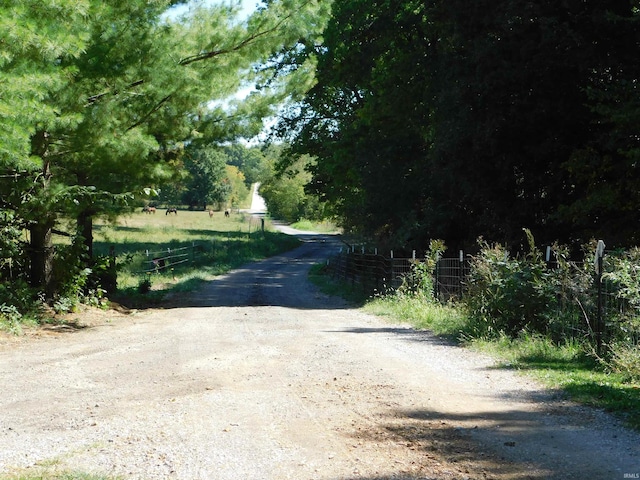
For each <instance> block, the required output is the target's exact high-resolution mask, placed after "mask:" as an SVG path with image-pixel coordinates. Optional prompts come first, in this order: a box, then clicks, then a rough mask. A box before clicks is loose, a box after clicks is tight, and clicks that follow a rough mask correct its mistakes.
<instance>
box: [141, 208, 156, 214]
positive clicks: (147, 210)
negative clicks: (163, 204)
mask: <svg viewBox="0 0 640 480" xmlns="http://www.w3.org/2000/svg"><path fill="white" fill-rule="evenodd" d="M142 211H143V212H144V213H156V207H149V206H146V207H144V208H143V209H142Z"/></svg>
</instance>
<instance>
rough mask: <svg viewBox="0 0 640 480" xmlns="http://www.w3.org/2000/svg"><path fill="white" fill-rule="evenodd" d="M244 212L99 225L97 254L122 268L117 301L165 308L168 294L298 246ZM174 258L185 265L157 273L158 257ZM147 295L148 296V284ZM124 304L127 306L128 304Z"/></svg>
mask: <svg viewBox="0 0 640 480" xmlns="http://www.w3.org/2000/svg"><path fill="white" fill-rule="evenodd" d="M264 225H265V227H264V231H263V230H262V221H261V219H260V218H257V217H253V216H251V215H249V214H244V213H232V214H231V215H230V216H229V217H225V216H224V213H223V212H214V214H213V217H210V216H209V214H208V213H207V212H204V211H178V214H177V215H173V214H170V215H165V214H164V213H162V211H158V212H157V213H156V214H147V213H141V212H139V213H134V214H131V215H128V216H126V217H121V218H120V219H119V220H118V221H117V222H116V223H115V224H110V223H104V222H102V223H97V224H96V225H95V226H94V255H108V254H109V252H110V251H113V252H114V253H115V256H116V263H117V265H118V293H117V294H116V295H115V296H114V297H115V299H116V300H117V301H121V302H123V301H124V300H126V301H127V302H128V304H131V305H133V306H136V307H140V306H142V305H141V304H146V305H150V306H153V305H154V304H157V303H160V302H161V301H162V298H163V297H164V295H165V294H166V293H168V292H176V291H178V292H180V291H192V290H194V289H196V288H197V287H198V286H199V285H200V284H201V283H202V282H204V281H207V280H211V279H213V278H214V277H216V276H218V275H221V274H223V273H226V272H228V271H229V270H231V269H234V268H237V267H239V266H241V265H244V264H246V263H249V262H253V261H257V260H261V259H264V258H267V257H270V256H273V255H276V254H278V253H281V252H284V251H287V250H290V249H292V248H295V247H296V246H298V245H299V241H298V240H297V239H296V238H295V237H291V236H288V235H284V234H282V233H280V232H277V231H275V230H274V228H273V226H272V224H271V222H270V221H269V220H268V219H267V220H265V223H264ZM175 254H183V255H184V256H181V257H178V258H175V259H170V260H167V264H168V263H173V262H176V261H178V260H179V261H180V262H181V263H176V264H174V265H171V266H170V267H169V268H166V269H163V270H157V269H156V268H155V266H156V264H154V262H153V260H154V258H156V259H157V258H161V257H167V256H170V255H175ZM144 284H146V285H147V286H148V291H146V292H144V293H143V290H146V289H145V288H143V285H144ZM123 303H124V302H123Z"/></svg>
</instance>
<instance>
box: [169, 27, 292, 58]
mask: <svg viewBox="0 0 640 480" xmlns="http://www.w3.org/2000/svg"><path fill="white" fill-rule="evenodd" d="M290 17H291V15H287V16H286V17H284V18H283V19H281V20H280V21H279V22H278V23H276V24H275V25H274V26H273V27H272V28H269V29H267V30H263V31H261V32H256V33H254V34H252V35H249V36H248V37H247V38H245V39H244V40H242V41H241V42H240V43H238V44H237V45H234V46H232V47H229V48H223V49H220V50H211V51H208V52H202V53H198V54H196V55H191V56H189V57H186V58H183V59H182V60H180V61H179V62H178V65H182V66H185V65H189V64H191V63H195V62H201V61H203V60H208V59H210V58H214V57H217V56H218V55H224V54H227V53H232V52H237V51H238V50H241V49H242V48H244V47H246V46H247V45H249V44H251V43H253V42H255V41H256V40H258V39H259V38H261V37H264V36H265V35H269V34H270V33H273V32H275V31H276V30H278V29H279V28H280V26H281V25H282V24H283V23H284V22H285V21H287V20H288V19H289V18H290Z"/></svg>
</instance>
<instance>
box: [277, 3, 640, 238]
mask: <svg viewBox="0 0 640 480" xmlns="http://www.w3.org/2000/svg"><path fill="white" fill-rule="evenodd" d="M634 3H635V2H629V1H627V0H614V1H606V2H605V1H589V2H574V1H557V2H548V1H544V2H530V1H524V0H499V1H480V2H473V4H469V2H463V1H459V0H446V1H443V0H430V1H427V2H423V1H416V0H403V1H389V0H376V1H364V0H346V1H342V2H337V3H335V4H334V8H333V12H332V18H331V20H330V22H329V25H328V26H327V28H326V29H325V32H324V42H323V44H322V45H321V46H312V47H313V48H312V47H309V49H308V50H309V51H311V50H313V52H314V53H315V54H316V55H317V57H318V71H317V84H316V85H315V86H314V87H313V88H312V89H311V90H310V91H309V93H308V95H307V96H306V97H305V98H304V100H303V101H302V102H301V103H300V104H298V105H297V106H296V107H295V108H293V107H292V108H291V109H290V110H289V111H288V115H287V117H286V118H284V119H283V121H282V122H281V124H280V127H281V133H282V134H283V136H284V137H285V138H288V139H290V140H291V141H292V152H293V153H295V154H296V155H298V154H301V153H307V154H310V155H312V156H314V157H316V158H317V162H316V163H315V164H314V165H313V166H312V167H311V168H310V171H311V172H312V174H313V178H312V180H311V182H310V185H309V187H308V190H309V191H311V192H313V193H316V194H318V195H320V196H321V198H322V199H324V200H326V201H327V202H328V203H329V204H330V206H331V208H332V209H333V211H334V212H335V213H336V214H338V215H339V216H340V217H342V218H343V221H344V224H345V226H346V227H348V228H349V227H350V228H352V229H353V230H356V231H358V232H360V233H363V234H366V235H368V236H372V237H376V238H377V239H378V244H379V245H381V246H383V245H384V244H385V243H386V244H388V245H389V246H392V247H395V249H396V250H397V249H398V248H401V247H405V248H411V247H413V248H418V249H420V248H424V245H426V244H427V243H428V240H429V239H430V238H443V239H445V240H446V242H447V244H448V245H450V246H452V247H454V248H458V247H460V248H464V247H474V246H475V243H476V239H477V238H478V237H479V236H484V237H485V238H486V239H487V240H488V241H499V242H501V243H506V244H507V245H509V247H517V246H518V240H519V239H520V236H521V229H522V228H523V227H528V228H531V229H533V230H534V233H535V234H536V238H537V239H538V240H540V241H543V242H545V243H546V242H552V241H554V240H559V241H560V242H562V243H565V244H570V245H572V246H573V245H579V244H580V243H582V242H583V241H585V240H588V239H589V238H591V237H596V238H605V239H607V241H608V243H609V244H615V245H620V246H622V245H632V244H635V243H636V241H637V240H638V236H637V235H638V234H637V232H638V230H637V228H636V227H635V226H636V225H637V224H638V221H639V220H640V218H638V217H639V215H640V213H639V212H640V201H639V200H640V199H639V198H638V193H637V192H638V191H640V188H638V187H639V185H638V181H639V176H638V167H637V163H638V162H637V160H638V158H637V155H638V152H639V151H640V150H638V136H637V122H635V120H634V119H637V116H638V101H637V80H638V78H639V74H640V71H639V67H638V62H637V61H636V60H635V59H636V58H637V56H638V53H639V47H640V28H638V27H639V24H638V22H639V21H640V16H639V15H638V10H637V8H636V7H637V6H636V5H635V4H634ZM634 122H635V123H634ZM293 158H297V157H295V156H294V157H293Z"/></svg>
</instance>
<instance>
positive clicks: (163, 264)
mask: <svg viewBox="0 0 640 480" xmlns="http://www.w3.org/2000/svg"><path fill="white" fill-rule="evenodd" d="M201 250H202V246H201V245H199V244H196V243H194V244H192V245H191V246H190V247H180V248H166V249H164V250H158V251H155V252H152V251H149V250H145V251H144V252H142V253H140V254H141V255H143V256H145V257H146V258H147V259H148V260H145V261H144V262H143V264H144V265H145V267H144V269H143V270H141V271H140V272H139V273H152V272H158V273H159V272H161V271H163V270H167V269H171V268H174V267H176V266H178V265H181V264H184V263H187V262H189V261H192V260H194V259H195V256H196V254H197V253H198V252H199V251H201Z"/></svg>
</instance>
